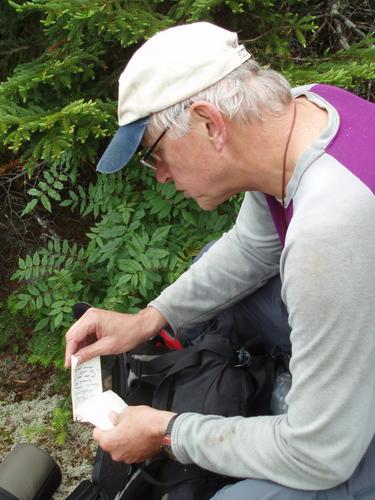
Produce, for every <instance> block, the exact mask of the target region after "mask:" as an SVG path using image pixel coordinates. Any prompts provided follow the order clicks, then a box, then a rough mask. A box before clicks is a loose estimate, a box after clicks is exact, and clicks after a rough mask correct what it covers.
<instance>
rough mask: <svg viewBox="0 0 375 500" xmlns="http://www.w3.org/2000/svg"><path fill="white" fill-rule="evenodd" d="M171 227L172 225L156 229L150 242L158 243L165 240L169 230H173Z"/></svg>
mask: <svg viewBox="0 0 375 500" xmlns="http://www.w3.org/2000/svg"><path fill="white" fill-rule="evenodd" d="M171 227H172V226H171V225H169V226H162V227H158V228H157V229H156V231H155V232H154V233H153V235H152V236H151V240H150V244H153V243H157V242H159V241H163V240H164V239H165V238H166V236H167V234H168V233H169V231H170V230H171Z"/></svg>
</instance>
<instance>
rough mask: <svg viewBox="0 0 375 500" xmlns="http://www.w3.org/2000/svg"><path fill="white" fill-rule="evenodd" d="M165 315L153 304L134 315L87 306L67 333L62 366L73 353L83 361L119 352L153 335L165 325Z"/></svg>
mask: <svg viewBox="0 0 375 500" xmlns="http://www.w3.org/2000/svg"><path fill="white" fill-rule="evenodd" d="M166 323H167V322H166V320H165V318H164V317H163V316H162V315H161V314H160V313H159V311H157V310H156V309H154V308H152V307H147V308H146V309H143V311H140V312H139V313H137V314H124V313H117V312H112V311H105V310H103V309H95V308H93V307H92V308H90V309H88V311H86V313H85V314H84V315H83V316H82V317H81V318H80V319H79V320H78V321H76V322H75V323H74V325H73V326H72V327H71V328H70V329H69V330H68V332H67V334H66V336H65V337H66V349H65V366H66V367H67V368H69V367H70V357H71V355H72V354H75V355H76V356H78V357H79V358H80V362H81V363H83V362H84V361H87V360H89V359H91V358H93V357H95V356H98V355H104V354H120V353H122V352H127V351H129V350H130V349H133V348H134V347H135V346H137V345H138V344H140V343H142V342H144V341H146V340H147V339H148V338H150V337H152V336H153V335H155V334H156V333H157V332H159V331H160V329H161V328H163V326H165V325H166Z"/></svg>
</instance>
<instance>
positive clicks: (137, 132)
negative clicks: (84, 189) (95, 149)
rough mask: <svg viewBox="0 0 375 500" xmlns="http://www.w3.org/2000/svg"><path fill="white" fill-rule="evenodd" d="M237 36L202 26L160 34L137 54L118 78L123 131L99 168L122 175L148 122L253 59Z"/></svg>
mask: <svg viewBox="0 0 375 500" xmlns="http://www.w3.org/2000/svg"><path fill="white" fill-rule="evenodd" d="M250 57H251V56H250V53H249V52H247V50H246V49H245V47H244V46H243V45H239V44H238V37H237V33H234V32H231V31H228V30H226V29H223V28H220V27H219V26H216V25H214V24H211V23H206V22H198V23H192V24H185V25H181V26H175V27H173V28H169V29H167V30H164V31H161V32H159V33H157V34H156V35H154V36H153V37H152V38H150V39H149V40H148V41H147V42H145V43H144V44H143V45H142V46H141V47H140V48H139V49H138V50H137V51H136V52H135V53H134V55H133V56H132V58H131V59H130V61H129V63H128V64H127V66H126V68H125V69H124V71H123V73H122V74H121V76H120V79H119V95H118V123H119V128H118V130H117V132H116V134H115V135H114V137H113V139H112V141H111V142H110V144H109V146H108V147H107V149H106V151H105V152H104V154H103V156H102V157H101V159H100V161H99V163H98V166H97V170H98V171H99V172H101V173H112V172H117V171H118V170H120V169H121V168H123V167H124V166H125V165H126V164H127V163H128V161H129V160H130V159H131V158H132V156H133V155H134V153H135V152H136V151H137V149H138V147H139V144H140V142H141V140H142V137H143V134H144V131H145V129H146V126H147V123H148V118H149V116H150V115H151V114H152V113H157V112H159V111H161V110H163V109H166V108H168V107H170V106H173V105H174V104H177V103H178V102H181V101H183V100H184V99H187V98H189V97H192V96H193V95H195V94H197V93H198V92H201V91H202V90H204V89H206V88H207V87H209V86H210V85H213V84H214V83H216V82H218V81H219V80H221V79H222V78H224V77H225V76H226V75H228V74H229V73H231V72H232V71H233V70H234V69H236V68H237V67H238V66H240V65H241V64H242V63H243V62H244V61H246V60H247V59H249V58H250Z"/></svg>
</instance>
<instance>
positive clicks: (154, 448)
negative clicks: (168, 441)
mask: <svg viewBox="0 0 375 500" xmlns="http://www.w3.org/2000/svg"><path fill="white" fill-rule="evenodd" d="M173 415H175V413H172V412H170V411H160V410H155V409H154V408H150V407H149V406H128V407H127V408H125V409H124V410H123V411H122V412H121V413H115V412H113V413H111V420H112V422H113V424H114V425H115V426H116V427H115V428H114V429H111V430H109V431H102V430H100V429H98V428H97V427H96V428H95V429H94V431H93V438H94V439H95V441H96V442H97V443H98V445H99V446H100V447H101V448H102V449H103V450H104V451H108V453H110V455H111V457H112V459H113V460H115V461H117V462H126V463H127V464H135V463H138V462H143V460H146V459H147V458H150V457H153V456H154V455H156V454H157V453H159V452H160V445H161V439H162V437H163V436H164V434H165V431H166V429H167V426H168V423H169V421H170V419H171V418H172V417H173Z"/></svg>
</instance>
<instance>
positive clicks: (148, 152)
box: [139, 127, 171, 172]
mask: <svg viewBox="0 0 375 500" xmlns="http://www.w3.org/2000/svg"><path fill="white" fill-rule="evenodd" d="M170 128H171V127H167V128H166V129H165V130H163V132H162V133H161V134H160V135H159V137H158V138H157V139H156V141H155V142H154V143H153V144H151V146H149V147H148V148H147V149H146V150H145V152H144V153H143V155H142V156H141V157H140V159H139V162H140V164H141V165H143V166H144V167H147V168H150V169H151V170H153V171H154V172H155V171H156V167H155V165H153V164H152V163H150V162H149V161H148V160H147V158H149V157H150V156H151V155H152V152H153V151H154V149H155V148H156V146H157V145H158V144H159V142H160V141H161V140H162V138H163V137H164V136H165V134H166V133H167V132H168V130H169V129H170Z"/></svg>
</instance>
